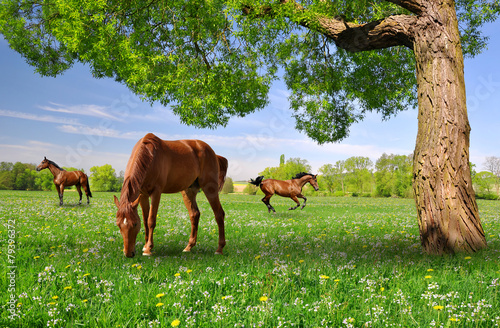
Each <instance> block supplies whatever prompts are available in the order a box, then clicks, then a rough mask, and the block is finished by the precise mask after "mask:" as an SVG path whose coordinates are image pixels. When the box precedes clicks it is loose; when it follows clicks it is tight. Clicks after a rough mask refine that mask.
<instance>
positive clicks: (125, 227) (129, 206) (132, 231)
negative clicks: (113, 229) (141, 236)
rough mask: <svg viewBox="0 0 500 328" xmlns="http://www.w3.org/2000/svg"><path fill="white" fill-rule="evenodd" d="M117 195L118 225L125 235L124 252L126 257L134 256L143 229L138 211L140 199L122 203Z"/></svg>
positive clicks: (123, 235)
mask: <svg viewBox="0 0 500 328" xmlns="http://www.w3.org/2000/svg"><path fill="white" fill-rule="evenodd" d="M114 197H115V204H116V207H118V211H117V212H116V225H117V226H118V228H120V232H121V234H122V237H123V253H124V254H125V256H126V257H134V255H135V240H136V238H137V234H138V233H139V230H141V219H140V218H139V214H138V213H137V206H138V205H139V199H140V198H141V196H139V197H137V199H136V200H135V201H134V202H127V201H124V202H122V203H120V201H119V200H118V198H116V196H114Z"/></svg>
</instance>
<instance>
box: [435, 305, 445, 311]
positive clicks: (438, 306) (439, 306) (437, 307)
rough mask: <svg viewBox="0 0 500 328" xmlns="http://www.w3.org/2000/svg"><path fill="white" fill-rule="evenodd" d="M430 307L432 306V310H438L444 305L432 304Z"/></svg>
mask: <svg viewBox="0 0 500 328" xmlns="http://www.w3.org/2000/svg"><path fill="white" fill-rule="evenodd" d="M432 308H433V309H434V310H438V311H440V310H442V309H444V306H442V305H434V306H433V307H432Z"/></svg>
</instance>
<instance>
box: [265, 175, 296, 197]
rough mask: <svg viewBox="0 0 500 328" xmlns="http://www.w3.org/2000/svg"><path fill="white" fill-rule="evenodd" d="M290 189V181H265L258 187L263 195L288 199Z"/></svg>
mask: <svg viewBox="0 0 500 328" xmlns="http://www.w3.org/2000/svg"><path fill="white" fill-rule="evenodd" d="M292 187H293V186H292V184H291V180H275V179H265V180H263V181H262V183H261V185H260V189H261V190H262V191H263V192H264V193H269V194H277V195H279V196H284V197H288V196H289V195H290V194H291V188H292Z"/></svg>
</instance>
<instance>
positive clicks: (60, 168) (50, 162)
mask: <svg viewBox="0 0 500 328" xmlns="http://www.w3.org/2000/svg"><path fill="white" fill-rule="evenodd" d="M47 161H48V162H49V164H52V165H54V166H55V167H56V168H58V169H59V170H61V171H66V170H65V169H63V168H62V167H60V166H59V165H57V164H56V162H54V161H51V160H50V159H47Z"/></svg>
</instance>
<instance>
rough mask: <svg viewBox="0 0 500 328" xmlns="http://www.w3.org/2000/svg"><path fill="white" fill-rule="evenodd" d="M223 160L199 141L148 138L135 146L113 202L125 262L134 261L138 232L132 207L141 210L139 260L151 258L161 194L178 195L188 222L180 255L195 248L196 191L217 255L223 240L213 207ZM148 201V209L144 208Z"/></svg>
mask: <svg viewBox="0 0 500 328" xmlns="http://www.w3.org/2000/svg"><path fill="white" fill-rule="evenodd" d="M226 171H227V159H225V158H224V157H222V156H218V155H216V154H215V152H214V151H213V150H212V148H210V146H209V145H207V144H206V143H205V142H203V141H200V140H177V141H166V140H161V139H160V138H158V137H157V136H155V135H154V134H152V133H148V134H147V135H145V136H144V137H143V138H142V139H141V140H139V141H138V142H137V143H136V145H135V146H134V149H133V150H132V154H131V155H130V159H129V160H128V164H127V168H126V169H125V177H124V181H123V187H122V191H121V195H120V200H118V198H116V196H115V197H114V199H115V204H116V206H117V207H118V212H117V213H116V225H117V226H118V227H119V228H120V232H121V234H122V236H123V246H124V248H123V252H124V253H125V256H127V257H133V256H134V255H135V241H136V238H137V234H138V233H139V230H140V229H141V225H140V223H141V220H140V218H139V214H138V213H137V206H138V205H139V204H140V205H141V208H142V217H143V219H144V229H145V237H146V244H145V245H144V248H143V249H142V254H143V255H151V249H152V248H153V231H154V229H155V227H156V214H157V213H158V205H159V204H160V199H161V194H162V193H166V194H169V193H176V192H181V193H182V197H183V198H184V204H185V205H186V208H187V210H188V211H189V217H190V219H191V235H190V237H189V243H188V245H187V246H186V248H185V249H184V252H189V251H190V250H191V248H192V247H193V246H194V245H195V244H196V239H197V235H198V222H199V220H200V211H199V209H198V205H197V204H196V195H197V194H198V191H199V190H200V189H201V190H203V193H204V194H205V196H206V197H207V199H208V202H209V203H210V206H211V207H212V210H213V211H214V214H215V220H216V221H217V225H218V227H219V247H218V248H217V251H216V252H215V253H216V254H222V248H223V247H224V246H225V245H226V238H225V234H224V216H225V214H224V210H223V209H222V206H221V204H220V201H219V191H220V190H221V189H222V186H223V185H224V180H225V177H226ZM149 198H151V208H150V207H149Z"/></svg>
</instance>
